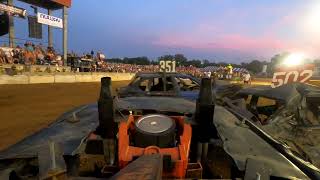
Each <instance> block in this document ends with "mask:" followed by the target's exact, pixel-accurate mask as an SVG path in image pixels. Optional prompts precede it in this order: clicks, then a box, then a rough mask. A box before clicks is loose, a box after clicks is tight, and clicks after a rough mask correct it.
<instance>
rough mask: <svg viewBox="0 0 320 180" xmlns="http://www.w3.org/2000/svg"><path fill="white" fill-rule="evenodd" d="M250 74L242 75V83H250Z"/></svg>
mask: <svg viewBox="0 0 320 180" xmlns="http://www.w3.org/2000/svg"><path fill="white" fill-rule="evenodd" d="M250 77H251V76H250V74H249V73H248V74H244V76H243V79H244V81H250Z"/></svg>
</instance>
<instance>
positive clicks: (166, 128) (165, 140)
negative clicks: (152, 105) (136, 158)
mask: <svg viewBox="0 0 320 180" xmlns="http://www.w3.org/2000/svg"><path fill="white" fill-rule="evenodd" d="M134 125H135V129H136V133H135V136H134V140H133V142H134V145H135V146H137V147H143V148H144V147H148V146H158V147H160V148H169V147H174V144H175V127H176V124H175V121H174V120H173V119H172V118H170V117H168V116H165V115H161V114H151V115H146V116H142V117H141V118H139V119H138V120H137V121H136V122H135V124H134Z"/></svg>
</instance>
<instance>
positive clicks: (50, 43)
mask: <svg viewBox="0 0 320 180" xmlns="http://www.w3.org/2000/svg"><path fill="white" fill-rule="evenodd" d="M48 15H49V16H51V15H52V10H51V9H48ZM48 46H49V47H53V43H52V27H51V26H49V25H48Z"/></svg>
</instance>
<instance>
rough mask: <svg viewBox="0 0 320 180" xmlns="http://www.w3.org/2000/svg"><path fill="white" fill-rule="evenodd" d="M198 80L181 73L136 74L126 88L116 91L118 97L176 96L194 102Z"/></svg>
mask: <svg viewBox="0 0 320 180" xmlns="http://www.w3.org/2000/svg"><path fill="white" fill-rule="evenodd" d="M199 89H200V80H199V79H197V78H195V77H193V76H190V75H187V74H181V73H162V72H158V73H137V74H136V75H135V77H134V78H133V79H132V81H131V82H130V83H129V85H128V86H126V87H123V88H120V89H119V90H118V92H117V93H118V96H119V97H128V96H176V97H182V98H186V99H190V100H196V98H197V97H198V94H199Z"/></svg>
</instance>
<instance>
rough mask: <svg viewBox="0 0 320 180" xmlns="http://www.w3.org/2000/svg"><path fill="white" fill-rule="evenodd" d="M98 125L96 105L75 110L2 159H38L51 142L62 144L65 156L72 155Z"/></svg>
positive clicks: (29, 137)
mask: <svg viewBox="0 0 320 180" xmlns="http://www.w3.org/2000/svg"><path fill="white" fill-rule="evenodd" d="M79 109H80V111H79ZM73 112H76V113H75V114H76V118H77V120H76V121H74V118H73ZM97 125H98V109H97V105H96V104H92V105H87V106H82V107H79V108H75V109H74V110H71V111H69V112H67V113H65V114H63V115H62V116H61V117H60V118H58V119H57V120H56V121H55V122H54V123H53V124H51V125H49V126H48V127H47V128H44V129H42V130H40V131H39V132H37V133H35V134H33V135H31V136H28V137H26V138H25V139H23V140H22V141H20V142H18V143H17V144H15V145H13V146H10V147H9V148H8V149H6V150H4V151H2V152H0V159H7V158H16V157H36V156H37V155H38V154H39V153H40V152H41V151H42V150H44V149H45V148H46V146H47V144H48V141H49V140H51V141H53V142H56V143H59V144H61V146H62V148H63V149H64V153H65V154H72V152H73V151H74V149H76V148H77V147H78V146H79V144H80V142H81V141H82V139H83V138H84V137H86V136H87V135H88V133H89V132H91V131H93V130H95V128H96V127H97Z"/></svg>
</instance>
